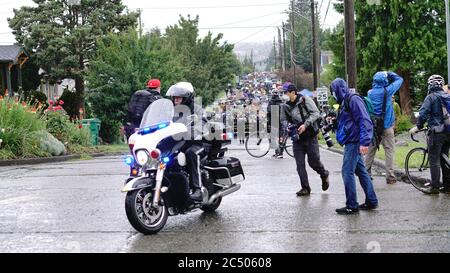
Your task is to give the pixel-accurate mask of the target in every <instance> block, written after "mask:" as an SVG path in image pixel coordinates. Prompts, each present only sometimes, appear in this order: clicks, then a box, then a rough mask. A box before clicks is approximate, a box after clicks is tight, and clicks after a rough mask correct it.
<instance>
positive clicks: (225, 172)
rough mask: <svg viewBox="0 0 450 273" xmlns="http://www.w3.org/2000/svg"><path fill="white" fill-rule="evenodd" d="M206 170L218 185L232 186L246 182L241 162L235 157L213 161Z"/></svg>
mask: <svg viewBox="0 0 450 273" xmlns="http://www.w3.org/2000/svg"><path fill="white" fill-rule="evenodd" d="M206 169H208V170H209V173H210V175H211V177H212V178H214V180H216V181H217V183H219V184H221V185H225V186H230V185H233V184H236V183H238V182H242V181H244V180H245V175H244V170H243V169H242V165H241V161H239V159H237V158H234V157H224V158H220V159H215V160H212V161H211V162H210V163H209V164H208V166H206Z"/></svg>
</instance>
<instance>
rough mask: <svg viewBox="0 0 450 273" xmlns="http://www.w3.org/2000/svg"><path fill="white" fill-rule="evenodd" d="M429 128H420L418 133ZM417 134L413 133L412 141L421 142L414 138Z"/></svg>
mask: <svg viewBox="0 0 450 273" xmlns="http://www.w3.org/2000/svg"><path fill="white" fill-rule="evenodd" d="M427 130H428V129H426V128H424V129H422V130H419V132H418V133H421V132H425V131H427ZM415 135H416V134H411V139H412V141H414V142H419V141H418V140H417V139H415V138H414V136H415Z"/></svg>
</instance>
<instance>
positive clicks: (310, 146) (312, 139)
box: [284, 84, 330, 196]
mask: <svg viewBox="0 0 450 273" xmlns="http://www.w3.org/2000/svg"><path fill="white" fill-rule="evenodd" d="M297 92H298V91H297V87H296V86H295V85H294V84H290V85H289V86H288V87H287V89H286V90H285V91H284V94H285V95H287V96H288V97H289V102H287V103H286V106H285V107H284V111H285V112H284V117H285V118H286V120H287V121H288V122H289V123H290V124H293V125H294V127H293V134H291V136H292V142H293V150H294V157H295V161H296V163H297V172H298V175H299V177H300V182H301V185H302V189H301V190H300V191H299V192H297V196H308V195H310V194H311V188H310V186H309V181H308V173H307V171H306V164H305V156H306V155H308V164H309V166H310V167H311V168H312V169H313V170H314V171H316V172H317V173H318V174H319V175H320V178H321V179H322V190H323V191H326V190H328V188H329V186H330V183H329V174H330V173H329V172H328V171H327V170H326V169H325V167H324V166H323V164H322V162H321V161H320V151H319V141H318V138H317V135H318V133H319V121H320V118H321V116H320V112H319V109H317V106H316V104H315V103H314V101H313V100H312V99H311V98H309V97H304V96H302V95H300V94H297Z"/></svg>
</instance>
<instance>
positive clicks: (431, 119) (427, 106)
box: [417, 87, 449, 129]
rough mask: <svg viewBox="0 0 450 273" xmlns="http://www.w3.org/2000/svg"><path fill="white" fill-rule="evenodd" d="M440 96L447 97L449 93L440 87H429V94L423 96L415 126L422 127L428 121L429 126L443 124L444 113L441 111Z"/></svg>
mask: <svg viewBox="0 0 450 273" xmlns="http://www.w3.org/2000/svg"><path fill="white" fill-rule="evenodd" d="M440 96H442V97H447V96H449V95H448V94H447V93H445V92H444V90H443V89H442V88H441V87H434V88H431V89H430V94H429V95H428V96H427V97H426V98H425V101H424V102H423V104H422V107H420V110H419V115H420V116H419V119H418V121H417V128H419V129H422V128H423V126H424V125H425V123H428V127H429V128H433V127H438V126H441V125H443V124H444V114H443V112H442V103H441V99H440V98H439V97H440Z"/></svg>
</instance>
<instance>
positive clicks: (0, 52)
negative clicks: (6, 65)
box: [0, 45, 26, 63]
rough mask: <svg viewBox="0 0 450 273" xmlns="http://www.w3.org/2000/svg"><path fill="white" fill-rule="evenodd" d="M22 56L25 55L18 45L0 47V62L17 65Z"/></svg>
mask: <svg viewBox="0 0 450 273" xmlns="http://www.w3.org/2000/svg"><path fill="white" fill-rule="evenodd" d="M22 54H25V53H24V51H23V49H22V48H21V47H20V46H18V45H0V62H13V63H17V62H18V59H19V57H20V56H21V55H22ZM25 55H26V54H25Z"/></svg>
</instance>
